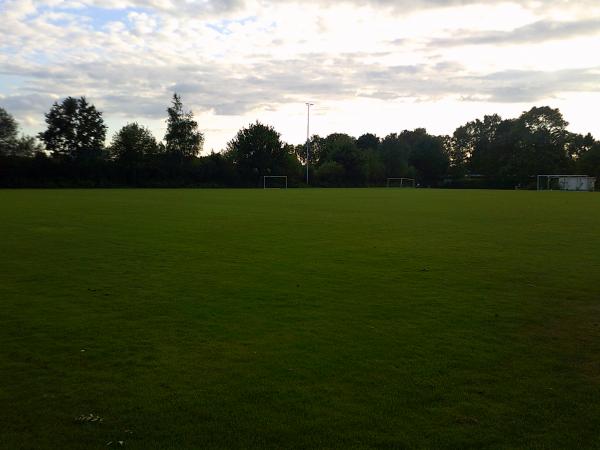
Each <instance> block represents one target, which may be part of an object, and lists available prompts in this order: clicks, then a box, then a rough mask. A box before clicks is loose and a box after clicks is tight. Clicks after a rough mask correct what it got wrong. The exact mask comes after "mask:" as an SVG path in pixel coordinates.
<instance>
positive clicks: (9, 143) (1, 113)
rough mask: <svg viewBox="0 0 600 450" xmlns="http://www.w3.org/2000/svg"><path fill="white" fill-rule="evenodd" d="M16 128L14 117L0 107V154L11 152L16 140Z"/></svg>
mask: <svg viewBox="0 0 600 450" xmlns="http://www.w3.org/2000/svg"><path fill="white" fill-rule="evenodd" d="M18 129H19V127H18V125H17V121H16V120H15V119H14V117H13V116H12V115H11V114H9V113H8V112H7V111H6V110H5V109H3V108H0V155H2V154H4V155H8V154H11V153H12V151H13V149H14V147H15V145H16V142H17V132H18Z"/></svg>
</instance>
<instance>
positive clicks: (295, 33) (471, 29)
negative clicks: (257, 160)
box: [0, 0, 600, 153]
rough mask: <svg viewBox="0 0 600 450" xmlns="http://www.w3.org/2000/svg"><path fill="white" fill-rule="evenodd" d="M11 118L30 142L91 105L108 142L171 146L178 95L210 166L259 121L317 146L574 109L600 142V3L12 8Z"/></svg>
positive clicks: (398, 1) (144, 3)
mask: <svg viewBox="0 0 600 450" xmlns="http://www.w3.org/2000/svg"><path fill="white" fill-rule="evenodd" d="M0 17H1V18H2V19H1V20H0V107H3V108H4V109H6V110H7V111H9V112H10V113H12V114H13V115H14V116H15V118H16V119H17V120H18V121H19V123H20V125H21V127H22V129H23V131H25V132H27V133H30V134H33V133H37V132H39V131H41V130H43V129H44V113H45V112H46V111H48V109H49V108H50V106H51V105H52V103H53V102H55V101H60V100H61V99H63V98H65V97H67V96H86V97H87V98H88V100H89V101H91V102H92V103H94V104H95V105H96V107H97V108H98V109H99V110H101V111H102V112H103V114H104V118H105V121H106V123H107V125H108V126H109V131H108V139H107V140H108V142H109V141H110V139H111V137H112V135H113V134H114V133H115V132H116V131H117V130H118V129H119V128H120V127H121V126H123V125H125V124H127V123H131V122H138V123H140V124H143V125H145V126H148V127H149V128H150V129H151V130H152V132H153V133H154V135H155V136H156V137H157V138H158V139H159V140H160V139H162V138H163V136H164V132H165V128H166V123H165V118H166V108H167V107H168V106H169V104H170V101H171V97H172V95H173V93H174V92H177V93H179V94H180V95H181V97H182V100H183V103H184V106H185V107H186V109H190V110H192V111H193V112H194V114H195V117H196V119H197V121H198V123H199V127H200V130H201V131H202V132H203V133H204V134H205V138H206V142H205V146H204V151H205V153H206V152H210V151H211V150H214V151H220V150H222V149H223V148H225V146H226V144H227V142H228V141H230V140H231V139H233V138H234V137H235V134H236V132H237V131H238V130H239V129H240V128H241V127H244V126H247V125H248V124H250V123H252V122H255V121H256V120H259V121H261V122H263V123H267V124H269V125H272V126H274V127H275V128H276V129H277V131H279V132H280V133H281V134H282V138H283V139H284V140H285V141H287V142H289V143H292V144H299V143H303V142H304V141H305V139H306V115H307V112H306V106H305V103H306V102H311V103H314V106H313V107H312V110H311V134H320V135H327V134H329V133H332V132H346V133H348V134H351V135H354V136H360V135H361V134H363V133H366V132H372V133H376V134H377V135H379V136H385V135H386V134H389V133H392V132H400V131H402V130H404V129H414V128H417V127H425V128H427V130H428V131H429V132H431V133H435V134H451V133H452V132H453V130H454V129H455V128H456V127H457V126H460V125H462V124H464V123H466V122H467V121H470V120H473V119H475V118H481V117H482V116H483V115H485V114H492V113H499V114H500V115H501V116H503V117H507V118H508V117H516V116H518V115H519V114H520V113H521V112H523V111H525V110H528V109H530V108H531V107H533V106H542V105H549V106H551V107H555V108H560V109H561V111H562V112H563V114H564V116H565V118H566V120H567V121H569V122H570V126H569V129H570V130H572V131H575V132H581V133H587V132H591V133H592V134H593V135H594V136H595V137H596V138H600V120H599V119H598V117H599V113H598V109H599V105H600V2H599V1H598V0H576V1H569V0H537V1H527V0H523V1H518V2H516V1H496V0H486V1H485V2H482V1H471V0H346V1H343V0H304V1H294V0H277V1H272V0H221V1H215V0H0Z"/></svg>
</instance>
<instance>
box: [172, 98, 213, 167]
mask: <svg viewBox="0 0 600 450" xmlns="http://www.w3.org/2000/svg"><path fill="white" fill-rule="evenodd" d="M167 113H168V114H169V117H168V119H167V134H166V135H165V142H166V152H167V153H168V154H169V155H171V156H173V157H174V158H175V159H177V160H178V161H180V162H181V161H183V160H185V159H189V158H192V157H194V156H197V155H198V154H199V153H200V152H201V151H202V146H203V145H204V135H203V134H202V133H201V132H200V131H198V123H197V122H196V121H195V120H194V114H193V113H192V112H191V111H187V112H186V111H184V110H183V103H182V102H181V97H180V96H179V95H177V94H173V103H172V105H171V106H170V107H169V108H167Z"/></svg>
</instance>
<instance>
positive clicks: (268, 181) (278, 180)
mask: <svg viewBox="0 0 600 450" xmlns="http://www.w3.org/2000/svg"><path fill="white" fill-rule="evenodd" d="M287 187H288V177H287V176H285V175H267V176H264V177H263V189H287Z"/></svg>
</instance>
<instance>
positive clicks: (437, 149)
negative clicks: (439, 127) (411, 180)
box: [401, 128, 449, 186]
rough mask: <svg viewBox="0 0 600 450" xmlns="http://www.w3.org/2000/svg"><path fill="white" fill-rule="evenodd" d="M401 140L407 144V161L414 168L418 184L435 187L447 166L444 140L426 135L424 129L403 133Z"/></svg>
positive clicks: (445, 171)
mask: <svg viewBox="0 0 600 450" xmlns="http://www.w3.org/2000/svg"><path fill="white" fill-rule="evenodd" d="M401 138H402V139H404V140H406V142H407V143H408V144H407V145H408V147H409V148H410V156H409V158H408V161H409V163H410V165H411V166H413V167H414V168H415V170H416V172H417V180H418V181H419V183H420V184H421V185H425V186H437V185H438V184H439V183H440V182H441V181H442V179H443V177H444V175H445V174H446V173H447V171H448V166H449V158H448V154H447V153H446V149H445V146H444V139H443V138H441V137H439V136H431V135H429V134H427V131H426V130H425V129H424V128H418V129H416V130H414V131H404V132H403V133H402V134H401Z"/></svg>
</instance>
